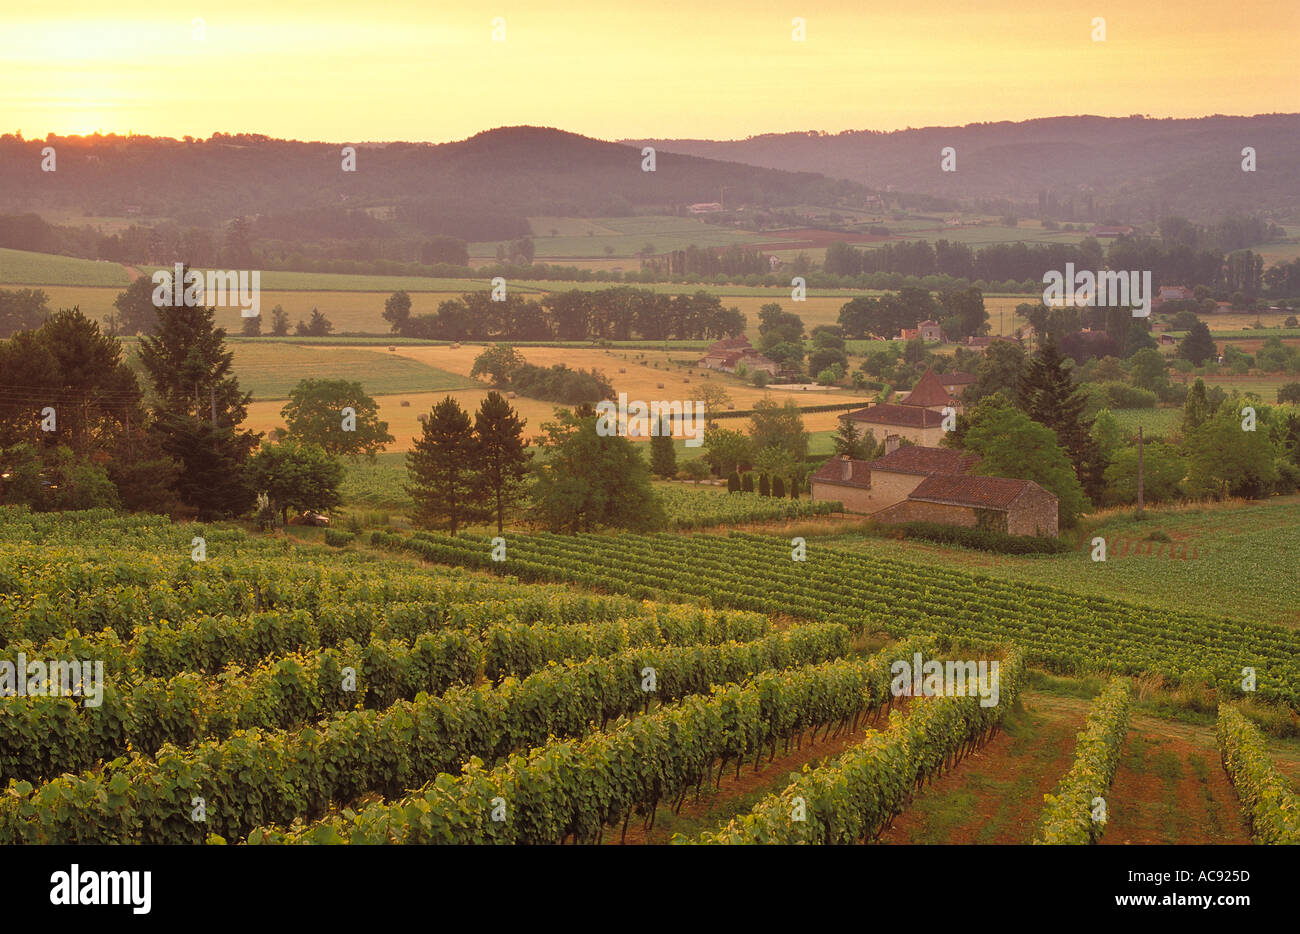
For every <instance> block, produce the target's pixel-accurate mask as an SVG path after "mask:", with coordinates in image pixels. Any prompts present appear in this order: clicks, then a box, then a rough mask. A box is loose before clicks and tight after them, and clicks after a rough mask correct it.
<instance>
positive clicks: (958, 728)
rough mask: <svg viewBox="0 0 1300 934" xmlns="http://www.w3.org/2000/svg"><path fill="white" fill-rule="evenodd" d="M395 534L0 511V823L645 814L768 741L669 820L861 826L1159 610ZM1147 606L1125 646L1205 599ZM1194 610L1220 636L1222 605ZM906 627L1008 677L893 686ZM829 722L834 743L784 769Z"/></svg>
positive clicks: (513, 837)
mask: <svg viewBox="0 0 1300 934" xmlns="http://www.w3.org/2000/svg"><path fill="white" fill-rule="evenodd" d="M374 542H375V543H376V544H379V545H382V546H384V547H386V548H388V549H392V550H393V551H394V552H395V553H394V554H390V555H385V554H383V553H382V552H379V553H376V552H374V551H368V550H365V549H358V550H352V549H349V550H345V551H342V552H339V551H333V550H330V549H327V548H323V547H318V546H307V545H297V544H294V543H292V542H290V541H289V540H287V539H285V538H283V537H277V536H270V535H258V534H253V533H249V532H246V531H245V530H243V529H240V528H235V527H231V526H212V525H198V524H195V525H179V524H173V523H171V522H170V521H169V520H167V519H164V518H159V517H118V516H113V515H112V514H109V513H106V512H87V513H67V514H63V515H61V516H49V515H34V514H30V513H27V512H24V511H19V510H15V509H12V508H0V637H2V639H3V643H4V652H3V657H4V659H6V660H7V661H10V662H17V661H18V660H20V659H27V660H29V661H30V660H46V661H48V665H49V667H48V668H44V667H42V671H43V672H44V674H37V675H31V676H29V677H28V679H27V681H26V687H25V690H23V691H20V692H18V693H17V694H16V695H15V693H14V692H13V691H12V690H8V691H4V692H0V693H3V696H0V781H3V782H4V785H5V788H6V794H5V795H4V796H3V797H0V843H3V844H16V843H59V844H89V843H122V844H141V843H149V844H159V843H161V844H173V843H181V844H202V843H223V842H224V843H248V844H290V843H537V844H555V843H566V842H572V843H601V842H619V841H625V842H629V841H628V838H627V835H628V833H629V828H630V827H633V825H640V827H641V828H643V831H641V832H644V831H645V830H648V829H651V828H653V827H654V826H655V822H656V820H657V818H658V817H659V816H660V815H672V816H676V815H679V814H681V813H683V812H684V811H687V810H689V809H690V808H691V807H693V806H694V805H695V804H696V803H698V801H699V800H700V798H701V796H704V797H706V798H707V797H708V796H710V795H712V794H715V793H719V790H720V789H721V790H722V792H723V793H725V792H726V789H728V788H730V787H731V786H732V784H733V783H735V782H737V781H739V780H740V779H741V776H742V773H743V774H744V775H746V776H749V775H752V774H754V773H757V772H759V770H760V767H763V768H764V769H765V770H770V771H771V772H772V773H773V774H774V775H776V776H778V779H776V780H777V781H778V782H779V784H777V785H775V786H773V787H772V790H771V791H770V792H765V793H763V794H760V795H759V796H758V798H757V799H756V802H757V803H755V804H754V805H753V806H752V808H751V807H750V806H749V805H748V804H747V805H746V807H745V808H744V809H743V810H742V811H739V812H736V814H735V816H734V817H730V818H727V819H725V820H721V821H719V822H717V823H716V824H715V825H714V828H713V829H711V830H707V831H706V832H703V833H693V834H689V835H682V834H679V835H677V837H676V839H675V841H674V842H679V843H712V844H722V843H733V844H734V843H764V842H819V843H848V842H870V841H872V840H875V839H877V838H878V837H879V835H880V834H881V833H882V831H885V830H887V829H888V828H889V827H890V825H891V824H892V822H893V821H894V820H895V819H896V818H897V816H898V815H899V814H901V813H905V812H906V810H907V809H908V807H909V806H910V805H911V803H912V802H913V800H914V799H915V797H916V796H917V795H918V794H920V793H922V792H923V790H924V788H925V787H926V786H927V784H933V783H934V782H935V781H936V780H938V779H939V778H941V777H942V776H943V775H945V774H946V773H950V772H952V771H954V770H958V769H960V768H961V767H962V764H963V763H964V762H965V760H966V759H967V758H968V757H970V756H972V755H976V754H978V753H979V751H980V750H981V749H983V748H984V747H985V745H986V744H987V743H988V742H990V741H991V740H992V739H993V738H995V737H996V736H997V735H998V734H999V730H1000V729H1001V726H1002V724H1003V722H1004V719H1005V716H1006V714H1007V713H1008V712H1009V711H1011V710H1013V709H1016V708H1017V707H1018V705H1019V704H1020V695H1021V694H1022V692H1023V685H1024V684H1025V680H1026V677H1027V667H1028V666H1029V665H1031V664H1034V665H1046V666H1048V667H1069V666H1070V665H1071V664H1073V665H1075V666H1080V665H1082V660H1081V658H1080V657H1079V656H1078V655H1075V654H1072V653H1078V652H1093V653H1095V652H1096V651H1097V648H1098V646H1100V645H1101V644H1102V642H1103V641H1104V639H1103V637H1102V636H1101V635H1100V633H1102V632H1106V633H1109V635H1108V636H1107V638H1111V639H1117V638H1119V637H1120V635H1121V633H1120V625H1121V622H1122V623H1123V624H1124V625H1132V626H1137V625H1139V621H1138V618H1137V617H1135V616H1134V615H1133V614H1132V613H1128V612H1126V608H1124V607H1120V606H1114V607H1107V606H1105V605H1103V604H1102V603H1100V602H1095V603H1093V604H1089V605H1088V607H1087V612H1086V614H1074V615H1075V616H1077V617H1078V618H1086V619H1087V620H1089V621H1090V624H1091V626H1092V627H1093V628H1092V629H1091V630H1090V629H1087V628H1074V629H1072V628H1070V627H1069V626H1067V625H1066V623H1067V620H1068V619H1070V618H1071V613H1070V612H1069V603H1068V602H1063V601H1061V600H1060V599H1055V598H1054V595H1053V594H1051V593H1050V592H1047V591H1045V590H1043V589H1041V588H1040V589H1039V590H1034V589H1032V588H1031V589H1025V588H1020V589H1019V590H1018V591H1017V592H1016V594H1015V595H1014V597H1012V596H1011V595H1009V594H1003V593H999V592H998V591H997V590H996V588H986V587H984V586H982V582H971V581H963V580H962V578H961V576H960V575H953V574H950V573H947V572H938V571H935V572H930V571H928V570H926V571H925V573H924V574H923V573H921V571H920V570H913V571H911V572H910V573H909V569H908V568H906V567H904V566H902V565H899V566H896V567H895V566H884V565H881V566H874V567H873V566H871V565H870V564H869V563H868V562H865V561H864V560H863V559H861V558H853V559H851V560H852V564H850V565H843V564H836V565H834V566H833V567H830V568H822V569H819V566H818V563H817V562H818V561H819V560H826V561H827V563H828V564H829V563H830V558H829V556H818V555H817V554H816V552H814V551H810V553H809V555H808V560H807V561H806V562H792V561H791V559H790V554H789V550H788V549H786V548H785V547H784V545H783V544H782V543H780V542H773V541H771V540H768V539H762V538H758V537H754V536H736V537H729V538H715V537H711V536H690V537H678V536H667V535H665V536H649V537H633V536H626V537H616V538H598V537H594V536H591V537H581V536H580V537H577V538H559V537H555V536H537V537H529V538H523V537H518V538H517V537H513V536H512V537H510V538H509V539H508V541H507V551H508V559H507V561H506V562H504V563H502V564H500V565H498V564H495V563H494V562H492V561H491V558H490V557H489V546H488V543H487V542H486V540H485V541H483V542H479V541H475V540H472V539H468V538H466V539H457V540H454V541H453V540H450V539H446V538H442V537H439V536H433V535H426V534H423V533H421V534H417V535H415V536H411V537H404V536H396V535H390V534H388V533H376V535H375V536H374ZM778 546H780V547H779V548H778ZM408 551H410V552H414V553H417V554H419V555H420V556H422V557H425V558H428V559H430V560H435V561H438V562H441V563H442V564H445V565H451V564H460V565H481V566H482V567H483V568H490V569H492V570H496V571H505V572H507V574H509V575H510V576H509V577H507V578H505V579H502V578H501V577H494V576H491V575H488V574H483V573H480V572H479V571H478V570H474V569H467V568H465V567H421V566H419V565H418V563H416V562H413V561H411V560H409V559H408V558H407V557H406V554H405V553H406V552H408ZM480 552H481V554H480ZM778 559H781V560H784V562H786V564H789V565H793V567H794V572H793V574H792V573H791V572H790V571H789V569H787V567H786V566H785V565H783V564H780V563H778ZM836 560H839V559H836ZM638 568H639V570H637V569H638ZM801 575H802V577H801ZM927 575H931V576H928V577H927ZM545 579H552V580H554V581H567V582H577V583H579V584H586V585H592V586H594V587H596V588H598V589H600V590H602V591H605V593H593V592H592V591H591V590H590V589H588V590H577V589H573V588H571V587H566V586H559V585H558V584H556V583H548V582H546V580H545ZM798 580H801V581H802V583H800V584H797V583H796V581H798ZM977 584H978V585H977ZM706 585H707V593H701V592H699V591H700V588H701V587H704V586H706ZM620 590H621V591H624V593H621V594H620V593H611V591H620ZM1040 591H1042V592H1040ZM701 597H705V598H707V599H700V598H701ZM650 598H653V599H650ZM670 599H677V600H679V601H680V602H677V603H668V602H663V601H665V600H670ZM1054 599H1055V602H1054ZM791 617H795V618H796V620H795V621H791ZM800 617H802V618H803V621H798V619H797V618H800ZM1031 618H1032V619H1034V620H1038V621H1040V622H1039V624H1038V625H1036V626H1031V625H1030V624H1029V621H1030V619H1031ZM778 619H779V621H776V620H778ZM994 620H996V622H994ZM938 621H944V622H943V624H942V625H940V624H938ZM1144 624H1145V625H1146V626H1147V627H1148V628H1147V629H1143V630H1140V631H1138V632H1135V633H1134V634H1133V635H1132V636H1131V637H1130V638H1131V644H1133V645H1138V644H1140V643H1146V642H1150V641H1151V640H1152V639H1153V638H1155V637H1154V635H1153V633H1154V631H1155V629H1156V628H1157V627H1158V626H1160V625H1165V626H1173V625H1180V626H1185V625H1187V621H1186V620H1172V619H1163V620H1160V619H1158V620H1154V621H1152V620H1145V621H1144ZM1256 630H1258V632H1256ZM1197 632H1198V633H1199V635H1200V637H1201V638H1202V639H1203V640H1204V641H1203V642H1201V643H1197V644H1195V645H1193V646H1191V651H1193V652H1195V653H1196V654H1198V655H1199V656H1200V657H1201V659H1202V663H1204V660H1205V659H1207V658H1209V659H1215V658H1216V657H1215V656H1213V655H1211V654H1208V653H1210V651H1211V649H1212V648H1214V647H1215V646H1216V645H1217V643H1215V642H1214V641H1213V639H1214V638H1216V636H1215V633H1216V632H1217V630H1215V629H1214V628H1213V627H1212V626H1211V625H1210V621H1206V623H1205V628H1204V629H1203V630H1198V631H1197ZM1270 632H1271V631H1270V630H1267V629H1266V628H1264V627H1256V628H1255V629H1252V630H1244V631H1243V634H1244V635H1245V636H1248V637H1250V638H1249V640H1248V641H1243V647H1242V649H1241V651H1242V653H1243V655H1242V657H1243V658H1249V659H1251V660H1254V661H1255V663H1256V664H1258V665H1259V670H1260V683H1261V685H1263V684H1267V683H1271V682H1270V681H1269V676H1270V675H1269V670H1270V669H1269V666H1270V665H1275V664H1279V663H1280V662H1279V659H1281V658H1282V656H1283V655H1284V653H1285V651H1286V646H1285V644H1284V643H1282V642H1270V641H1269V640H1268V639H1266V638H1263V637H1262V636H1263V635H1265V634H1269V633H1270ZM1051 633H1055V634H1056V635H1055V641H1052V639H1051V638H1050V637H1049V634H1051ZM886 636H889V637H893V638H894V639H895V640H896V641H894V642H892V643H890V644H888V645H887V646H886V647H885V648H883V649H878V650H875V651H872V650H870V649H868V648H867V646H868V645H871V644H873V643H874V645H876V646H878V645H879V644H880V643H881V642H882V641H883V639H884V638H885V637H886ZM1257 637H1258V638H1257ZM1089 638H1091V640H1092V641H1087V639H1089ZM1171 638H1172V635H1171ZM1071 639H1075V640H1081V639H1082V640H1084V641H1081V642H1078V643H1077V644H1074V645H1072V644H1071V642H1070V641H1069V640H1071ZM1184 641H1187V640H1184ZM1270 653H1272V654H1270ZM914 656H915V657H916V658H917V659H918V662H919V659H920V657H922V656H923V657H924V658H926V659H935V660H943V659H953V658H967V659H970V658H980V659H986V660H987V659H992V660H994V663H1000V665H1001V670H1000V674H999V675H998V684H999V685H1000V696H997V697H995V698H994V702H993V703H992V704H985V703H984V702H983V701H984V698H983V697H980V696H976V695H975V694H973V693H970V694H966V693H963V694H960V695H950V694H946V693H941V695H940V696H932V695H930V694H929V693H928V692H927V693H926V694H924V695H922V694H918V695H917V696H904V697H900V696H899V693H898V689H897V687H896V686H895V685H894V684H893V683H892V679H893V676H894V667H895V664H896V662H897V661H898V660H900V659H905V660H910V659H912V658H913V657H914ZM1293 657H1294V656H1292V658H1293ZM1146 658H1147V656H1141V657H1139V658H1136V659H1134V660H1130V665H1129V667H1135V666H1137V665H1139V664H1143V663H1145V660H1146ZM72 661H77V662H85V663H87V664H89V663H92V662H93V663H97V664H102V670H103V679H102V683H101V684H99V685H98V690H96V691H95V692H94V702H93V703H92V702H91V692H90V691H89V689H88V688H87V687H86V685H85V683H84V682H83V683H81V684H80V685H79V687H80V688H81V689H82V690H80V691H79V692H71V694H70V692H68V691H66V690H61V689H60V685H59V683H58V679H57V677H56V676H55V668H56V662H57V663H59V664H62V663H64V662H72ZM1218 661H1220V662H1221V663H1222V664H1225V665H1226V664H1228V663H1229V662H1232V663H1233V664H1236V663H1237V661H1238V659H1237V658H1235V657H1230V656H1227V655H1226V654H1225V655H1222V656H1221V657H1218ZM1115 667H1116V668H1123V667H1125V666H1124V665H1120V664H1118V663H1117V664H1116V665H1115ZM1186 670H1187V671H1191V670H1193V669H1192V668H1191V667H1190V665H1189V666H1188V667H1187V669H1186ZM1284 683H1290V684H1292V685H1293V684H1294V683H1295V682H1294V679H1292V680H1291V681H1290V682H1285V681H1284ZM63 687H66V685H63ZM1127 691H1128V683H1127V681H1125V680H1123V679H1120V680H1117V681H1116V682H1115V686H1114V687H1113V688H1112V689H1108V690H1107V691H1105V692H1103V694H1102V695H1101V697H1099V698H1098V700H1097V701H1096V704H1095V708H1096V714H1095V716H1090V719H1089V728H1088V735H1089V736H1091V735H1092V734H1093V733H1095V734H1096V739H1095V742H1094V741H1093V740H1089V739H1081V740H1080V744H1079V751H1078V754H1077V762H1078V763H1079V765H1078V767H1077V768H1076V769H1074V770H1072V771H1071V772H1070V773H1069V774H1068V775H1066V776H1063V777H1062V780H1061V789H1062V791H1061V792H1060V793H1059V798H1060V801H1061V804H1060V807H1059V810H1060V812H1061V814H1060V815H1059V820H1060V821H1063V822H1064V823H1065V824H1068V825H1069V826H1071V827H1072V828H1073V827H1076V826H1077V825H1078V811H1079V807H1078V805H1079V802H1080V801H1083V800H1084V798H1085V797H1086V796H1088V795H1090V794H1091V792H1092V791H1093V790H1094V788H1095V787H1096V786H1097V782H1098V781H1102V783H1103V785H1102V786H1103V787H1104V780H1105V779H1106V778H1107V776H1106V774H1105V773H1106V769H1107V768H1108V767H1110V768H1113V764H1112V763H1113V757H1114V749H1115V748H1117V746H1118V744H1119V743H1122V741H1123V725H1124V716H1125V714H1126V711H1127V705H1128V702H1129V695H1128V693H1127ZM1274 693H1275V694H1276V696H1279V697H1284V696H1287V695H1286V694H1285V692H1282V691H1280V690H1279V691H1275V692H1274ZM1224 709H1225V711H1228V710H1229V709H1230V708H1228V707H1226V706H1225V708H1224ZM1234 715H1235V714H1233V713H1227V712H1225V714H1224V715H1223V716H1224V718H1225V719H1224V720H1223V721H1222V723H1221V727H1220V731H1221V733H1222V734H1223V737H1222V742H1223V745H1224V749H1225V753H1224V757H1225V763H1228V768H1229V774H1230V775H1231V776H1232V780H1233V781H1234V783H1235V784H1237V785H1238V787H1239V789H1240V793H1241V795H1242V800H1243V801H1248V802H1249V807H1250V812H1249V813H1250V814H1251V819H1252V821H1253V825H1254V826H1255V827H1257V828H1258V835H1259V837H1260V838H1261V840H1268V841H1279V842H1280V841H1283V840H1286V839H1290V837H1291V836H1293V835H1294V832H1295V830H1294V823H1293V814H1294V800H1293V799H1294V794H1293V792H1291V791H1290V790H1289V789H1288V788H1287V786H1286V780H1285V779H1284V778H1282V777H1281V776H1280V774H1279V773H1277V772H1276V770H1275V769H1272V767H1271V765H1270V762H1269V760H1268V757H1267V751H1266V750H1265V748H1264V741H1263V738H1262V736H1261V735H1260V734H1259V733H1258V731H1257V730H1256V729H1255V728H1254V727H1253V726H1252V725H1251V724H1250V723H1249V721H1246V720H1245V719H1244V718H1239V719H1238V720H1231V719H1227V718H1229V717H1231V716H1234ZM828 743H829V744H836V743H838V744H840V745H839V746H837V747H836V748H837V749H840V752H839V754H838V755H837V756H836V757H834V758H832V759H827V760H825V761H818V762H817V763H816V764H815V767H807V768H805V770H804V772H803V773H801V774H799V775H797V776H792V777H791V778H790V779H783V778H779V776H781V775H783V774H788V769H787V770H785V771H783V768H782V766H783V763H785V762H786V761H793V759H791V758H790V757H792V756H797V755H801V754H802V753H801V752H800V751H801V750H803V749H804V748H805V747H807V748H808V749H809V750H818V749H821V748H823V747H824V746H826V744H828ZM764 763H768V764H771V763H774V764H771V765H766V766H765V765H764ZM1271 769H1272V770H1271ZM765 774H766V772H765ZM765 781H767V782H768V783H769V784H770V783H771V782H772V781H774V779H773V778H772V777H771V776H768V777H767V778H765ZM1288 795H1289V797H1288ZM1048 816H1049V815H1047V814H1045V820H1046V819H1047V818H1048ZM664 819H665V820H667V819H668V817H666V816H665V818H664ZM1084 829H1085V830H1086V829H1087V828H1086V826H1085V828H1084ZM637 833H638V831H636V830H635V829H633V836H634V837H636V835H637ZM1072 833H1073V836H1074V837H1077V835H1078V834H1077V832H1074V831H1072ZM1064 836H1070V835H1069V834H1066V835H1064ZM630 842H635V840H634V841H630ZM1049 842H1050V841H1049Z"/></svg>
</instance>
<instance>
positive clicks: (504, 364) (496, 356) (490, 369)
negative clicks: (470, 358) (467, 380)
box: [469, 344, 524, 387]
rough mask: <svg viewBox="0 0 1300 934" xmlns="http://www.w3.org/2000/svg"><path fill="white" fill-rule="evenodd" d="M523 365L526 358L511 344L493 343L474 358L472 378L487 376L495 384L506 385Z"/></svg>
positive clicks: (471, 371)
mask: <svg viewBox="0 0 1300 934" xmlns="http://www.w3.org/2000/svg"><path fill="white" fill-rule="evenodd" d="M523 365H524V358H523V357H522V356H520V354H519V352H518V351H516V350H515V349H514V348H513V347H511V346H510V345H509V344H493V345H492V346H491V347H489V348H488V349H487V350H485V351H483V352H482V353H480V354H479V355H478V356H477V357H475V358H474V366H473V368H472V369H471V370H470V371H469V375H470V377H471V378H472V379H478V378H479V377H480V376H487V377H488V379H489V380H490V381H491V383H492V385H493V386H498V387H505V386H509V385H510V381H511V380H512V379H513V378H514V375H515V373H516V372H518V371H519V369H520V368H521V367H523Z"/></svg>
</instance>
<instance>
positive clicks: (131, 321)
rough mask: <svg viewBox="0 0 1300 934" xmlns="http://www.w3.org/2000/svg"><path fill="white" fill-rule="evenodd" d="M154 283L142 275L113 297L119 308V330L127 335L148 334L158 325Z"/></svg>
mask: <svg viewBox="0 0 1300 934" xmlns="http://www.w3.org/2000/svg"><path fill="white" fill-rule="evenodd" d="M153 292H154V283H153V279H151V278H150V277H149V276H140V277H138V278H137V279H136V280H135V281H133V282H132V283H131V284H130V285H128V286H127V287H126V291H125V292H119V293H118V294H117V298H115V299H113V307H114V308H116V309H117V315H118V325H117V326H118V331H119V332H120V333H122V334H124V335H127V336H133V335H135V334H148V333H150V332H152V331H153V329H154V328H155V327H157V325H158V309H157V308H155V307H154V304H153Z"/></svg>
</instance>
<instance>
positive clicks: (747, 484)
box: [740, 473, 754, 493]
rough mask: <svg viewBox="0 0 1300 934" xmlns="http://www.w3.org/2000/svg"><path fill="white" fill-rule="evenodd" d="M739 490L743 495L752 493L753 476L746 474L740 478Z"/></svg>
mask: <svg viewBox="0 0 1300 934" xmlns="http://www.w3.org/2000/svg"><path fill="white" fill-rule="evenodd" d="M740 489H741V491H742V492H745V493H753V492H754V475H753V474H752V473H747V474H745V475H744V476H743V477H741V478H740Z"/></svg>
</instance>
